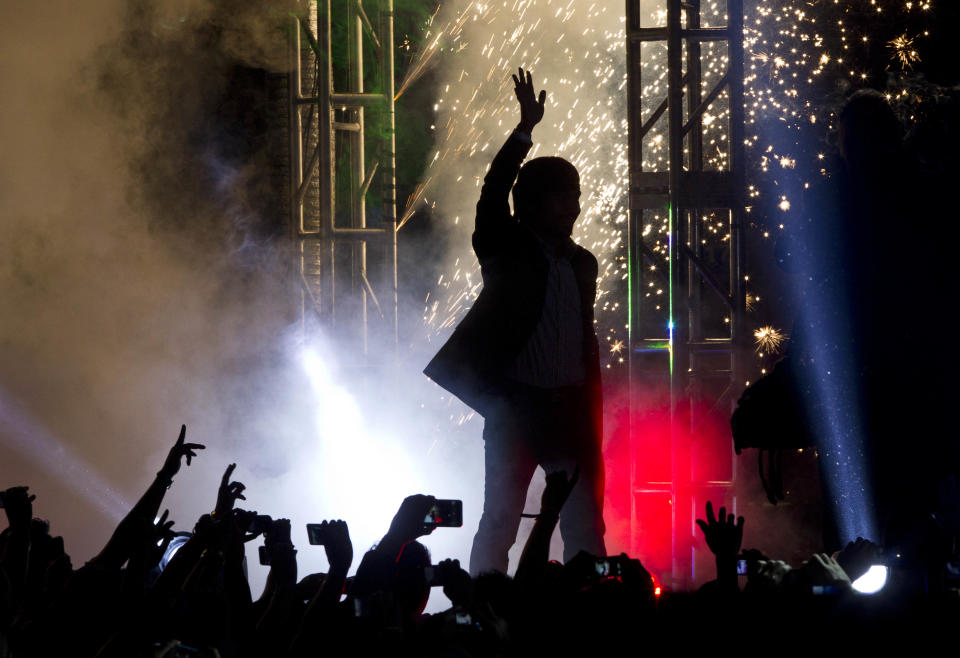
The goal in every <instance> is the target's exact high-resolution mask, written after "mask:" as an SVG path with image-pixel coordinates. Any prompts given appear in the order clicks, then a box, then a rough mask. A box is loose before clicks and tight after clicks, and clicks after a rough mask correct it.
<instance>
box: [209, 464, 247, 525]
mask: <svg viewBox="0 0 960 658" xmlns="http://www.w3.org/2000/svg"><path fill="white" fill-rule="evenodd" d="M236 468H237V465H236V464H230V465H229V466H227V470H225V471H224V472H223V477H222V478H220V488H219V489H218V490H217V505H216V507H214V510H213V516H214V517H215V518H223V517H226V516H227V514H228V513H229V512H230V511H231V510H232V509H233V506H234V504H235V503H236V502H237V501H238V500H246V497H245V496H244V495H243V492H244V490H245V489H246V488H247V487H246V485H245V484H243V483H242V482H231V481H230V476H231V475H233V471H234V469H236Z"/></svg>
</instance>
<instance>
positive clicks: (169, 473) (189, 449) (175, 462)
mask: <svg viewBox="0 0 960 658" xmlns="http://www.w3.org/2000/svg"><path fill="white" fill-rule="evenodd" d="M186 437H187V426H186V425H181V426H180V436H178V437H177V442H176V443H174V444H173V447H172V448H170V452H169V453H168V454H167V459H166V461H164V462H163V466H162V467H161V468H160V472H158V473H157V475H158V476H160V477H163V478H165V479H167V480H172V479H173V476H175V475H176V474H177V473H179V472H180V463H181V462H182V460H183V458H184V457H186V459H187V466H189V465H190V461H191V460H192V459H193V458H194V457H196V456H197V453H196V451H197V450H205V449H206V447H207V446H205V445H202V444H200V443H186Z"/></svg>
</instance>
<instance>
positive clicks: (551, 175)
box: [513, 157, 580, 238]
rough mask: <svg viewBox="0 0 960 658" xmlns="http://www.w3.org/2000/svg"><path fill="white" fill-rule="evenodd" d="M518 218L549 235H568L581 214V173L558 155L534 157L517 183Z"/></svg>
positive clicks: (514, 194) (538, 231) (516, 204)
mask: <svg viewBox="0 0 960 658" xmlns="http://www.w3.org/2000/svg"><path fill="white" fill-rule="evenodd" d="M513 208H514V211H515V212H516V215H517V218H518V219H519V220H520V221H521V222H523V223H524V224H526V225H527V226H529V227H530V228H532V229H533V230H534V231H535V232H537V233H538V234H540V235H541V236H543V237H545V238H560V237H563V238H568V237H570V235H571V233H573V224H574V222H576V221H577V217H578V216H579V215H580V174H579V173H577V168H576V167H574V166H573V165H572V164H570V163H569V162H567V161H566V160H564V159H563V158H557V157H545V158H534V159H533V160H530V161H529V162H527V163H526V164H525V165H523V167H522V168H521V169H520V174H519V175H518V176H517V182H516V184H515V185H514V186H513Z"/></svg>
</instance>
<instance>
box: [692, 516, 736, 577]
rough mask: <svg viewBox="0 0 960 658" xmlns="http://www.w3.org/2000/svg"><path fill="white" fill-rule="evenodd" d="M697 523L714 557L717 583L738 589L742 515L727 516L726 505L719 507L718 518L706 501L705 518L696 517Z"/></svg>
mask: <svg viewBox="0 0 960 658" xmlns="http://www.w3.org/2000/svg"><path fill="white" fill-rule="evenodd" d="M697 525H698V526H700V530H702V531H703V537H704V539H706V541H707V546H708V547H709V548H710V550H711V551H712V552H713V555H714V557H715V558H716V562H717V583H718V584H719V586H720V587H721V588H722V589H724V590H730V591H736V590H738V589H739V586H738V584H737V553H739V551H740V544H741V543H742V542H743V517H742V516H740V517H737V518H736V519H734V515H733V514H730V515H729V516H728V515H727V508H726V507H721V508H720V516H719V518H718V517H715V516H714V515H713V503H711V502H710V501H707V520H706V521H704V520H703V519H697Z"/></svg>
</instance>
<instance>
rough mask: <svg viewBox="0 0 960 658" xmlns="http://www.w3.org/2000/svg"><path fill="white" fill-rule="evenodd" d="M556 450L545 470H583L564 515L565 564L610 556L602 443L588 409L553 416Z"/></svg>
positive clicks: (568, 409)
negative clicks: (584, 556) (582, 553)
mask: <svg viewBox="0 0 960 658" xmlns="http://www.w3.org/2000/svg"><path fill="white" fill-rule="evenodd" d="M552 424H553V438H554V443H553V446H555V450H549V458H548V459H544V460H543V461H544V470H546V471H547V472H548V473H549V472H550V471H551V470H556V469H558V468H561V469H563V470H566V471H568V475H571V476H572V475H573V473H572V472H570V469H571V466H570V464H576V467H578V468H579V469H580V479H579V481H578V482H577V484H576V486H575V487H574V489H573V491H572V492H571V493H570V497H569V498H568V499H567V502H566V503H564V505H563V509H562V510H561V511H560V524H559V525H560V536H561V538H563V561H564V562H568V561H569V560H570V559H571V558H572V557H573V556H574V555H576V554H577V553H579V552H580V551H587V552H588V553H591V554H593V555H606V553H607V549H606V546H605V545H604V541H603V535H604V533H605V531H606V527H605V526H604V523H603V487H604V470H603V454H602V450H601V443H600V440H599V438H598V437H595V436H594V432H593V429H592V427H591V423H590V414H589V409H588V408H587V407H586V406H585V405H584V406H583V407H582V408H581V406H580V405H579V404H577V405H565V407H564V408H563V409H558V410H557V413H556V414H555V415H554V416H553V423H552Z"/></svg>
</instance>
